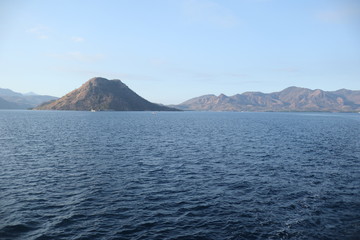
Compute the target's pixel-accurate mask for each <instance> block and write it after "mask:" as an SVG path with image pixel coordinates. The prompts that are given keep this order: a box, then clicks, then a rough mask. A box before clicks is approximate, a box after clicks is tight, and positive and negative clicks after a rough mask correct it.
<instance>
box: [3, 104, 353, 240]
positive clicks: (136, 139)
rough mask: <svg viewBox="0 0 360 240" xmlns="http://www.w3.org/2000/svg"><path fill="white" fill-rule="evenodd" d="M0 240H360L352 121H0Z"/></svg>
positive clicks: (92, 117)
mask: <svg viewBox="0 0 360 240" xmlns="http://www.w3.org/2000/svg"><path fill="white" fill-rule="evenodd" d="M0 239H216V240H218V239H349V240H350V239H351V240H355V239H360V114H334V113H319V114H317V113H209V112H159V113H157V114H152V113H151V112H95V113H91V112H61V111H59V112H56V111H53V112H51V111H0Z"/></svg>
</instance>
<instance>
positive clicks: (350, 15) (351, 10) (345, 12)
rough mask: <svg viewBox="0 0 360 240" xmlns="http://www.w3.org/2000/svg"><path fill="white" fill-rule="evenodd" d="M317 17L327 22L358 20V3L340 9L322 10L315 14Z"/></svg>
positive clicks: (359, 18)
mask: <svg viewBox="0 0 360 240" xmlns="http://www.w3.org/2000/svg"><path fill="white" fill-rule="evenodd" d="M316 17H317V19H319V20H320V21H322V22H327V23H345V22H349V21H359V20H360V5H359V6H352V7H350V6H348V7H346V8H341V9H330V10H323V11H320V12H318V13H317V14H316Z"/></svg>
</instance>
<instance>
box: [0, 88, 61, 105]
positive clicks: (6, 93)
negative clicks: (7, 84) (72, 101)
mask: <svg viewBox="0 0 360 240" xmlns="http://www.w3.org/2000/svg"><path fill="white" fill-rule="evenodd" d="M0 98H1V99H3V100H4V101H6V102H7V103H6V104H5V103H4V102H3V101H2V102H3V103H2V104H1V105H0V109H28V108H33V107H35V106H37V105H39V104H41V103H44V102H47V101H50V100H54V99H57V97H53V96H47V95H37V94H31V95H30V94H22V93H18V92H14V91H12V90H10V89H5V88H0ZM9 103H10V104H9Z"/></svg>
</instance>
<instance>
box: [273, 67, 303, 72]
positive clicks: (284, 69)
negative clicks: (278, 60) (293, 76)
mask: <svg viewBox="0 0 360 240" xmlns="http://www.w3.org/2000/svg"><path fill="white" fill-rule="evenodd" d="M274 70H275V71H277V72H290V73H294V72H299V71H300V69H298V68H296V67H285V68H277V69H274Z"/></svg>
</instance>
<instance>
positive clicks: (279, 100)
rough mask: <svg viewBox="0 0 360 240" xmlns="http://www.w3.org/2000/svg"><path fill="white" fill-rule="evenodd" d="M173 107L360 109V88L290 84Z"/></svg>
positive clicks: (277, 109) (210, 97)
mask: <svg viewBox="0 0 360 240" xmlns="http://www.w3.org/2000/svg"><path fill="white" fill-rule="evenodd" d="M173 107H176V108H179V109H182V110H192V111H250V112H267V111H274V112H284V111H290V112H297V111H301V112H305V111H309V112H360V91H352V90H347V89H340V90H337V91H332V92H331V91H323V90H320V89H316V90H311V89H308V88H300V87H289V88H286V89H284V90H282V91H280V92H273V93H262V92H245V93H242V94H236V95H234V96H226V95H224V94H220V95H219V96H216V95H204V96H200V97H196V98H192V99H190V100H188V101H185V102H183V103H181V104H179V105H173Z"/></svg>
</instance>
